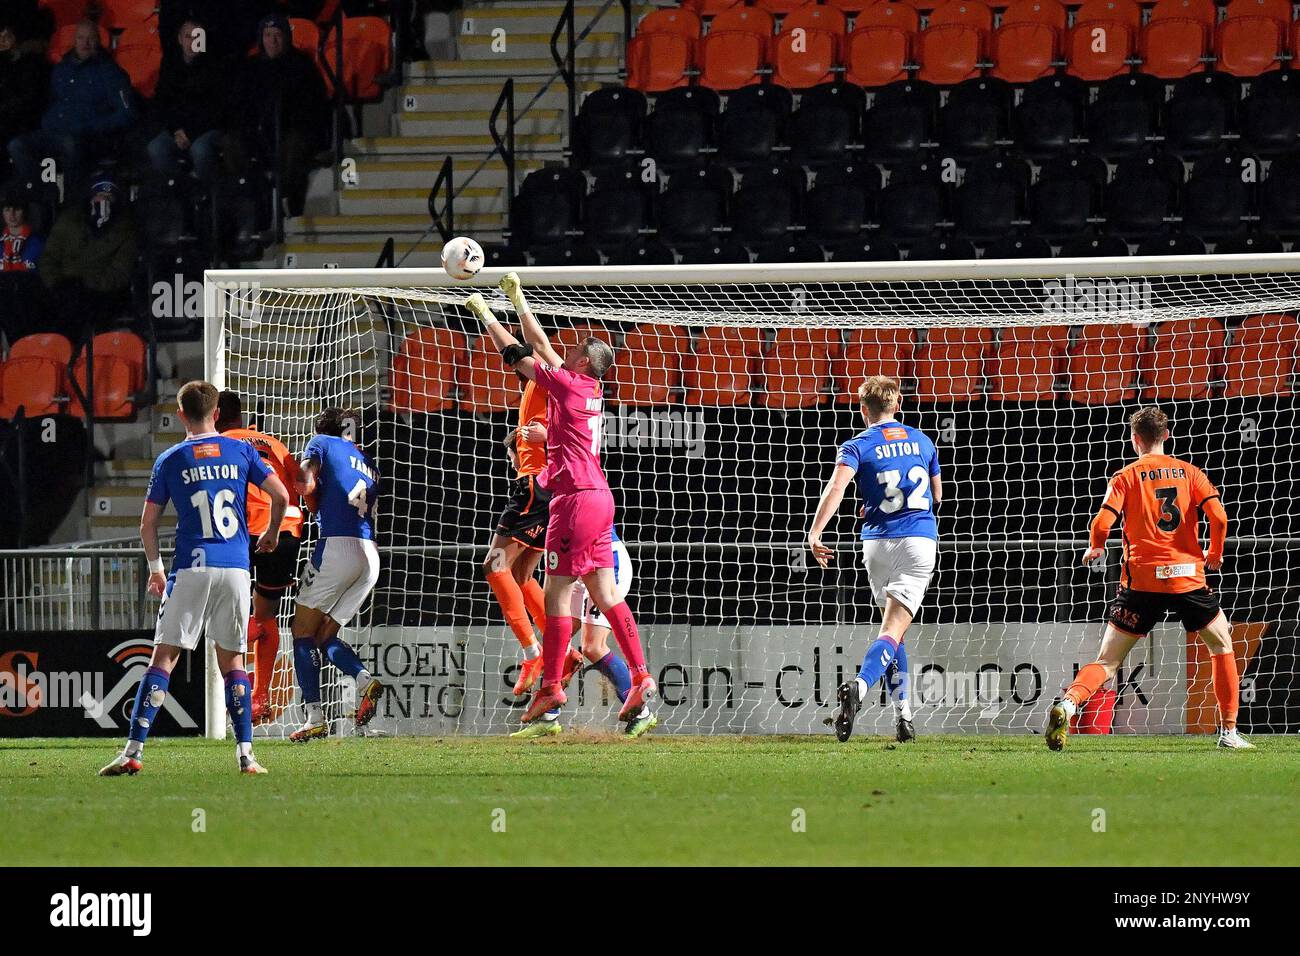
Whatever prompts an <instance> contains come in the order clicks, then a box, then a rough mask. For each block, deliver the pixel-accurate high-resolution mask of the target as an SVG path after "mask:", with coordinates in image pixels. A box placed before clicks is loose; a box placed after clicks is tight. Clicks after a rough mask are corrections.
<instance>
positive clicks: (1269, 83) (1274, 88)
mask: <svg viewBox="0 0 1300 956" xmlns="http://www.w3.org/2000/svg"><path fill="white" fill-rule="evenodd" d="M1297 77H1300V74H1296V73H1294V72H1292V71H1290V70H1275V71H1273V72H1271V73H1265V74H1264V75H1263V76H1257V77H1255V78H1254V79H1253V80H1251V82H1250V95H1249V96H1248V97H1246V98H1245V99H1244V100H1242V101H1241V103H1240V105H1239V106H1238V107H1237V119H1238V123H1239V125H1240V129H1241V138H1242V141H1243V143H1244V145H1245V146H1246V147H1247V148H1249V149H1252V150H1254V151H1255V152H1257V153H1260V154H1262V155H1265V156H1272V155H1276V154H1278V153H1284V152H1286V151H1288V150H1293V149H1296V148H1297V147H1300V78H1297Z"/></svg>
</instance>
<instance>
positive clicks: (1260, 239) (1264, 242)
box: [1214, 233, 1284, 255]
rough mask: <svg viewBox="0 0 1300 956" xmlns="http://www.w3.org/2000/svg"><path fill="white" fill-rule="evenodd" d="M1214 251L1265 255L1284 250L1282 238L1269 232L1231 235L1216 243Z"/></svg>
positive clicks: (1228, 253)
mask: <svg viewBox="0 0 1300 956" xmlns="http://www.w3.org/2000/svg"><path fill="white" fill-rule="evenodd" d="M1214 251H1215V253H1216V254H1219V255H1265V254H1267V253H1272V252H1282V251H1284V250H1283V248H1282V240H1281V239H1279V238H1278V237H1277V236H1274V235H1269V234H1268V233H1257V234H1255V235H1250V236H1229V237H1227V238H1225V239H1218V240H1216V241H1215V243H1214Z"/></svg>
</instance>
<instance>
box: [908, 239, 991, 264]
mask: <svg viewBox="0 0 1300 956" xmlns="http://www.w3.org/2000/svg"><path fill="white" fill-rule="evenodd" d="M977 255H978V250H976V248H975V244H974V243H973V242H971V241H970V240H969V239H967V238H966V237H965V236H951V237H949V238H947V239H943V238H938V237H935V236H928V237H926V238H925V239H917V240H915V241H913V242H912V243H910V244H909V245H908V247H907V259H908V261H909V262H942V261H947V260H953V259H974V258H976V256H977Z"/></svg>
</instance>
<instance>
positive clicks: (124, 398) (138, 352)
mask: <svg viewBox="0 0 1300 956" xmlns="http://www.w3.org/2000/svg"><path fill="white" fill-rule="evenodd" d="M94 347H95V380H94V386H95V417H96V418H97V419H115V420H127V419H131V418H134V417H135V413H136V402H137V400H139V399H141V397H142V396H143V395H144V393H145V388H146V386H147V384H148V382H147V381H146V378H147V370H148V365H149V358H148V350H147V349H146V347H145V343H144V340H143V339H141V338H140V336H138V335H136V334H135V333H134V332H127V331H116V332H101V333H99V334H98V335H96V336H95V341H94ZM72 376H73V380H74V381H76V382H77V383H84V382H85V380H86V357H85V352H84V351H83V352H82V353H81V354H80V355H79V356H78V357H77V361H76V364H75V365H74V367H73V371H72ZM83 387H84V386H83ZM69 397H70V400H71V401H70V405H69V408H68V413H69V414H71V415H78V416H80V415H82V414H83V409H82V406H81V402H80V401H79V400H78V399H77V394H76V392H75V391H70V393H69Z"/></svg>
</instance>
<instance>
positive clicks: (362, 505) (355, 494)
mask: <svg viewBox="0 0 1300 956" xmlns="http://www.w3.org/2000/svg"><path fill="white" fill-rule="evenodd" d="M348 504H350V505H351V506H352V507H354V508H356V509H357V514H359V515H361V517H363V518H364V517H365V516H366V512H367V511H369V510H370V502H369V501H368V500H366V480H365V479H364V478H358V479H357V483H356V484H355V485H353V486H352V491H351V492H350V493H349V494H348Z"/></svg>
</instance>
